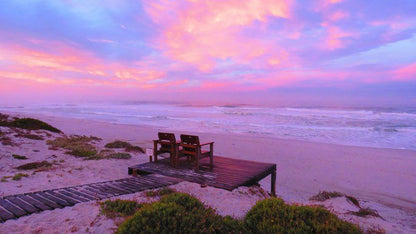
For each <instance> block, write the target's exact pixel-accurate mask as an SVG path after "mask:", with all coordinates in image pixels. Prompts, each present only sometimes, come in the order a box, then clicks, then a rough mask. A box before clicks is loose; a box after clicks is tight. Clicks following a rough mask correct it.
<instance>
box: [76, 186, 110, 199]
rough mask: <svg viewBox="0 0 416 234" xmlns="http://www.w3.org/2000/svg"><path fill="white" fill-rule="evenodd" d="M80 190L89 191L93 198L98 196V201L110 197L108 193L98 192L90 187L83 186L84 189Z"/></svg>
mask: <svg viewBox="0 0 416 234" xmlns="http://www.w3.org/2000/svg"><path fill="white" fill-rule="evenodd" d="M82 189H84V190H85V191H90V192H91V193H93V194H94V196H98V197H99V198H100V199H103V198H108V197H110V196H111V195H109V194H108V193H104V192H102V191H100V190H98V189H96V188H93V187H91V186H84V187H82Z"/></svg>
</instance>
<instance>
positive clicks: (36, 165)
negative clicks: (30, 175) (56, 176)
mask: <svg viewBox="0 0 416 234" xmlns="http://www.w3.org/2000/svg"><path fill="white" fill-rule="evenodd" d="M51 166H52V164H51V163H49V162H48V161H42V162H31V163H26V164H23V165H20V166H18V167H16V169H18V170H32V169H38V168H46V167H51Z"/></svg>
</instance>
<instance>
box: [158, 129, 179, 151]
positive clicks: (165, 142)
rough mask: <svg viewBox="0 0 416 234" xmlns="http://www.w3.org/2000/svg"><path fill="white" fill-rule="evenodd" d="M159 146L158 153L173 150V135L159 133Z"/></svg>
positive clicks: (174, 140)
mask: <svg viewBox="0 0 416 234" xmlns="http://www.w3.org/2000/svg"><path fill="white" fill-rule="evenodd" d="M157 135H158V137H159V144H160V150H159V151H160V152H170V151H171V150H172V149H173V148H172V146H173V145H174V144H175V143H176V138H175V134H173V133H167V132H159V133H158V134H157Z"/></svg>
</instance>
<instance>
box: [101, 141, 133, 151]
mask: <svg viewBox="0 0 416 234" xmlns="http://www.w3.org/2000/svg"><path fill="white" fill-rule="evenodd" d="M129 146H132V145H131V144H130V143H128V142H125V141H119V140H116V141H113V142H110V143H107V144H106V145H105V147H106V148H112V149H115V148H126V147H129Z"/></svg>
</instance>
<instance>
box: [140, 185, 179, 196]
mask: <svg viewBox="0 0 416 234" xmlns="http://www.w3.org/2000/svg"><path fill="white" fill-rule="evenodd" d="M175 192H176V191H175V190H173V189H171V188H167V187H165V188H161V189H156V190H149V191H147V192H146V196H147V197H159V196H165V195H168V194H172V193H175Z"/></svg>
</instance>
